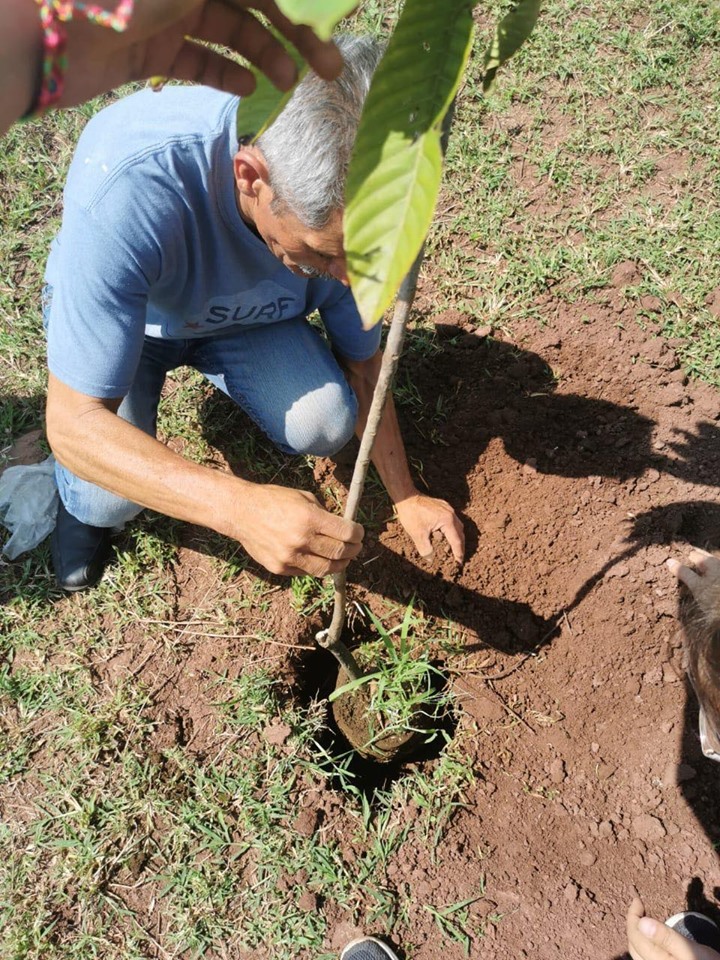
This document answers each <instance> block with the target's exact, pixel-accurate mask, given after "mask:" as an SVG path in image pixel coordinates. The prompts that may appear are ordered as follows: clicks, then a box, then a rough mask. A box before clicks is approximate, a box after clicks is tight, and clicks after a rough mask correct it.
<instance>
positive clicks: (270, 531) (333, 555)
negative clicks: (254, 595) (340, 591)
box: [236, 484, 364, 577]
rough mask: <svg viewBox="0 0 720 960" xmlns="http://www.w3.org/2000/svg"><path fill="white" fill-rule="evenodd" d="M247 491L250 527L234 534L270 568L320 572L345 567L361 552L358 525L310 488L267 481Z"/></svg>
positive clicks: (292, 572)
mask: <svg viewBox="0 0 720 960" xmlns="http://www.w3.org/2000/svg"><path fill="white" fill-rule="evenodd" d="M251 496H252V510H251V511H249V512H250V514H251V523H250V524H248V525H247V526H248V527H249V529H244V530H242V531H240V532H239V533H237V534H236V537H237V539H238V540H239V541H240V542H241V543H242V545H243V546H244V547H245V549H246V550H247V552H248V553H249V554H250V556H251V557H253V558H254V559H255V560H257V562H258V563H260V564H262V566H263V567H265V569H266V570H269V571H270V573H278V574H283V575H285V576H290V577H297V576H301V575H302V574H305V573H309V574H311V575H312V576H313V577H323V576H325V574H328V573H339V572H340V571H341V570H344V569H345V567H347V565H348V563H350V561H351V560H352V559H353V557H356V556H357V555H358V553H359V552H360V548H361V546H362V540H363V536H364V530H363V528H362V527H361V526H360V524H359V523H354V522H353V521H351V520H344V519H343V518H342V517H338V516H336V515H335V514H333V513H328V512H327V510H324V509H323V508H322V506H321V505H320V503H319V502H318V501H317V500H316V499H315V497H314V496H313V495H312V494H311V493H307V492H306V491H304V490H291V489H289V488H288V487H279V486H275V485H274V484H266V485H262V486H256V487H254V488H253V489H252V493H251Z"/></svg>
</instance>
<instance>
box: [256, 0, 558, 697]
mask: <svg viewBox="0 0 720 960" xmlns="http://www.w3.org/2000/svg"><path fill="white" fill-rule="evenodd" d="M277 2H278V6H279V7H280V9H281V10H282V11H283V13H284V14H285V15H286V16H287V17H288V18H289V19H290V20H292V21H293V22H295V23H303V24H307V25H308V26H310V27H312V28H313V29H314V30H315V31H316V33H318V34H319V35H320V36H322V37H325V38H329V37H330V36H331V35H332V32H333V30H334V28H335V26H336V25H337V24H338V23H339V21H340V20H341V19H342V18H343V17H344V16H346V15H347V14H348V13H350V12H351V10H352V9H353V8H354V7H355V6H356V4H355V3H354V2H352V0H323V2H318V0H277ZM540 2H541V0H518V2H517V3H516V4H515V6H514V7H513V8H512V10H511V11H510V12H509V13H508V14H507V16H505V17H504V18H503V19H502V20H501V21H500V23H499V24H498V25H497V28H496V30H495V33H494V36H493V39H492V42H491V44H490V46H489V47H488V50H487V52H486V54H485V60H484V76H483V87H484V89H485V90H486V91H487V90H488V89H489V88H490V87H491V86H492V83H493V81H494V79H495V74H496V72H497V70H498V68H499V67H500V66H501V65H502V64H503V63H504V62H505V61H506V60H507V59H508V58H509V57H511V56H512V55H513V54H514V53H515V52H516V51H517V50H518V49H519V47H520V46H521V45H522V44H523V43H524V41H525V40H526V39H527V37H528V36H529V35H530V33H531V32H532V29H533V27H534V25H535V22H536V20H537V16H538V12H539V8H540ZM475 6H476V4H475V3H474V2H472V0H442V2H438V0H405V4H404V7H403V10H402V13H401V15H400V18H399V20H398V23H397V26H396V28H395V30H394V31H393V34H392V36H391V38H390V41H389V43H388V46H387V50H386V52H385V55H384V56H383V59H382V61H381V63H380V65H379V66H378V68H377V70H376V72H375V75H374V77H373V81H372V84H371V87H370V90H369V93H368V96H367V99H366V102H365V106H364V108H363V113H362V117H361V119H360V125H359V128H358V132H357V137H356V140H355V145H354V149H353V153H352V157H351V160H350V166H349V170H348V176H347V183H346V196H345V212H344V243H345V254H346V258H347V268H348V275H349V278H350V285H351V288H352V291H353V295H354V298H355V302H356V304H357V307H358V310H359V312H360V315H361V317H362V322H363V325H364V326H365V327H372V326H374V325H375V324H376V323H378V322H379V321H380V320H381V318H382V316H383V314H384V312H385V310H386V309H387V308H388V306H389V305H390V304H391V302H392V300H393V298H394V297H395V296H396V294H398V290H399V289H400V294H399V295H398V298H397V302H396V307H395V313H394V317H393V321H392V323H391V326H390V331H389V334H388V339H387V344H386V349H385V353H384V358H383V365H382V368H381V372H380V376H379V379H378V384H377V387H376V390H375V396H374V399H373V404H372V407H371V410H370V414H369V417H368V422H367V425H366V427H365V432H364V435H363V440H362V443H361V446H360V452H359V454H358V459H357V463H356V466H355V471H354V474H353V480H352V483H351V486H350V492H349V496H348V502H347V506H346V510H345V517H346V518H348V519H352V520H354V519H355V516H356V513H357V507H358V504H359V501H360V497H361V495H362V490H363V487H364V482H365V476H366V473H367V467H368V464H369V462H370V454H371V451H372V446H373V442H374V439H375V434H376V431H377V428H378V425H379V423H380V419H381V416H382V412H383V409H384V407H385V399H386V396H387V392H388V390H389V389H390V387H391V383H392V379H393V375H394V371H395V368H396V366H397V363H398V360H399V357H400V353H401V350H402V343H403V337H404V332H405V327H406V324H407V319H408V316H409V313H410V308H411V306H412V302H413V298H414V294H415V287H416V283H417V275H418V271H419V268H420V263H421V260H422V248H423V244H424V242H425V237H426V235H427V232H428V230H429V228H430V224H431V221H432V217H433V212H434V209H435V204H436V201H437V196H438V193H439V190H440V182H441V177H442V160H443V132H445V134H447V126H448V124H447V117H448V112H449V110H450V108H451V104H452V103H453V100H454V97H455V94H456V92H457V90H458V87H459V85H460V83H461V80H462V76H463V71H464V69H465V66H466V64H467V61H468V58H469V57H470V53H471V50H472V42H473V32H474V25H473V17H472V13H473V8H474V7H475ZM298 65H299V67H300V74H301V75H302V72H303V70H302V64H301V63H300V62H299V61H298ZM256 76H257V91H256V93H255V94H253V96H251V97H248V98H246V99H244V100H243V101H242V102H241V103H240V106H239V108H238V115H237V132H238V136H239V137H240V138H244V137H252V136H259V134H260V133H261V132H262V130H263V129H265V128H266V127H267V126H268V125H269V124H270V123H272V121H273V119H274V118H275V116H277V114H278V113H279V112H280V110H282V108H283V106H284V104H285V102H286V101H287V98H288V97H289V96H290V94H281V93H279V92H278V91H277V90H275V88H274V87H272V86H271V84H270V83H269V81H267V79H266V78H265V77H264V76H263V75H262V74H260V73H259V72H258V73H257V74H256ZM401 284H402V287H401ZM334 580H335V608H334V613H333V618H332V623H331V625H330V628H329V630H327V631H322V632H321V633H320V634H319V635H318V642H320V643H321V644H322V645H323V646H326V647H327V648H328V649H330V650H332V652H333V653H334V654H335V656H336V657H337V658H338V660H339V661H340V663H341V664H342V665H343V667H344V668H345V672H346V674H347V675H348V677H350V678H352V679H359V678H360V676H361V671H360V669H359V667H358V665H357V663H356V662H355V661H354V658H353V657H352V655H351V654H350V652H349V651H348V650H347V649H346V648H345V647H344V645H343V644H342V643H341V641H340V633H341V631H342V628H343V625H344V620H345V575H344V573H343V574H337V575H335V578H334Z"/></svg>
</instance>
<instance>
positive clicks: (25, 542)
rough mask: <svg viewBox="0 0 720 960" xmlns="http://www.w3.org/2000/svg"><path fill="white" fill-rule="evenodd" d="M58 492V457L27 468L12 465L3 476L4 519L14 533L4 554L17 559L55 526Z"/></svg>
mask: <svg viewBox="0 0 720 960" xmlns="http://www.w3.org/2000/svg"><path fill="white" fill-rule="evenodd" d="M57 509H58V492H57V486H56V485H55V457H53V456H50V457H48V458H47V460H43V462H42V463H33V464H31V465H30V466H26V467H8V468H7V470H5V472H4V473H3V475H2V476H1V477H0V522H2V523H3V524H4V525H5V526H6V527H7V528H8V530H9V531H10V532H11V533H12V536H11V537H10V539H9V540H8V542H7V543H6V544H5V546H4V547H3V553H4V554H5V555H6V556H7V557H9V558H10V560H14V559H15V558H16V557H19V556H20V554H21V553H25V552H26V551H27V550H32V549H33V547H36V546H37V545H38V544H39V543H42V541H43V540H44V539H45V537H47V536H48V535H49V534H51V533H52V531H53V530H54V529H55V521H56V519H57Z"/></svg>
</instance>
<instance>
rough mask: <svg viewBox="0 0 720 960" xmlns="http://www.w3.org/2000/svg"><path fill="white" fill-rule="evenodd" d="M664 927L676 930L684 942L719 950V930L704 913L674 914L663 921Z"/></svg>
mask: <svg viewBox="0 0 720 960" xmlns="http://www.w3.org/2000/svg"><path fill="white" fill-rule="evenodd" d="M665 926H666V927H671V928H672V929H673V930H676V931H677V932H678V933H680V934H682V936H683V937H685V939H686V940H691V941H692V942H693V943H700V944H702V946H704V947H711V948H712V949H713V950H720V929H718V925H717V924H716V923H715V921H714V920H711V919H710V917H706V916H705V914H704V913H692V912H689V913H676V914H675V916H674V917H670V918H669V919H668V920H666V921H665Z"/></svg>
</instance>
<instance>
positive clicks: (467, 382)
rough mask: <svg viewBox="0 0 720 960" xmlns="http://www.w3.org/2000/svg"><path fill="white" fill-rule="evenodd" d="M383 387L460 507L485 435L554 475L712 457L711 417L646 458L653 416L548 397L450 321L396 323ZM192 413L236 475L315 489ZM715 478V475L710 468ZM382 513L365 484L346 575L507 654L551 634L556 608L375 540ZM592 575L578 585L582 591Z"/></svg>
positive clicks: (223, 403) (540, 366)
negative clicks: (398, 357) (397, 350)
mask: <svg viewBox="0 0 720 960" xmlns="http://www.w3.org/2000/svg"><path fill="white" fill-rule="evenodd" d="M394 392H395V396H396V405H397V407H398V415H399V418H400V422H401V428H402V433H403V437H404V440H405V446H406V449H407V453H408V457H409V459H410V462H411V464H413V465H414V467H415V473H416V476H417V473H418V468H419V471H420V472H421V481H422V482H424V483H425V485H426V486H427V488H428V489H429V491H430V492H431V493H432V494H433V495H436V496H440V497H443V498H444V499H446V500H449V501H450V503H452V505H453V506H454V507H455V508H456V510H458V512H460V513H461V515H462V509H463V507H464V506H465V505H466V504H467V503H468V499H469V495H470V491H469V487H468V479H467V478H468V476H469V475H470V474H471V473H472V472H473V471H474V470H475V469H476V466H477V464H478V461H479V459H480V458H481V457H482V455H483V453H484V451H485V450H486V448H487V446H488V444H489V443H490V442H491V441H492V440H493V439H495V438H500V439H501V441H502V443H503V444H504V446H505V449H506V451H507V453H508V454H509V455H510V456H511V457H512V458H514V459H515V460H516V461H517V462H519V463H523V464H531V465H532V467H533V469H535V470H536V471H537V472H538V473H540V474H548V475H550V474H555V475H559V476H565V477H585V476H588V477H589V476H600V477H608V478H614V479H616V480H618V481H624V480H627V479H629V478H631V477H636V476H640V475H641V474H642V473H643V472H644V471H645V470H646V469H647V468H648V467H651V466H652V467H654V468H655V469H656V470H658V471H666V472H668V473H670V474H672V475H673V476H676V477H679V478H682V479H683V480H687V481H694V482H705V483H707V476H706V475H705V471H706V469H707V462H708V454H709V451H710V450H712V451H714V455H715V456H716V457H717V458H718V459H719V460H720V430H719V429H718V426H717V425H716V424H714V423H707V424H703V425H702V427H701V429H700V430H699V432H698V434H697V435H695V434H688V433H685V434H683V435H682V436H680V437H678V442H677V443H676V444H674V445H673V449H672V453H673V455H672V456H671V455H661V454H658V453H657V452H656V451H655V450H654V449H653V447H652V432H653V428H654V423H653V421H652V420H651V419H649V418H648V417H645V416H643V415H641V414H639V413H638V412H637V411H635V410H633V409H632V408H630V407H626V406H622V405H620V404H616V403H612V402H610V401H607V400H601V399H595V398H591V397H585V396H580V395H577V394H562V393H558V391H557V381H556V378H555V376H554V374H553V371H552V369H551V367H550V366H549V365H548V364H547V363H546V362H545V360H544V359H543V358H542V357H540V356H539V355H538V354H536V353H533V352H531V351H528V350H523V349H521V348H519V347H517V346H515V345H512V344H508V343H504V342H502V341H498V340H494V339H492V338H480V337H477V336H475V335H473V334H463V333H459V332H458V330H457V328H456V327H452V326H443V325H438V326H437V327H436V330H435V334H434V336H431V337H429V335H428V333H427V331H424V330H412V329H411V330H410V331H408V339H407V344H406V351H405V356H404V358H403V360H402V361H401V368H400V373H399V376H398V378H397V379H396V385H395V391H394ZM199 421H200V424H201V426H202V429H203V432H204V435H205V438H206V440H207V441H208V442H209V443H211V444H212V445H213V446H215V447H217V448H218V449H220V451H221V452H222V454H223V456H224V457H225V459H226V461H227V462H228V463H229V465H230V467H231V469H232V470H233V471H234V472H236V473H237V474H239V475H241V476H244V477H246V478H247V479H249V480H260V481H261V482H267V481H268V479H269V477H268V471H267V469H266V464H264V466H263V470H262V471H260V470H259V469H258V465H257V464H258V459H257V458H258V456H259V457H260V460H262V461H264V460H266V459H267V458H270V460H271V462H272V464H273V466H272V472H271V475H270V476H271V478H272V479H273V480H274V482H278V483H285V484H287V485H290V486H297V487H301V488H303V489H309V490H317V483H316V480H315V478H314V476H313V473H312V469H311V467H310V465H308V464H307V462H306V461H304V460H302V458H286V457H283V455H281V454H278V453H277V451H273V450H272V449H271V445H270V444H269V441H267V440H265V439H264V438H263V437H262V435H261V434H260V432H259V431H258V430H257V428H256V427H254V426H253V425H252V424H251V422H250V421H249V419H248V418H247V417H246V416H245V415H244V414H243V413H242V412H241V411H239V410H238V408H236V407H235V405H234V404H233V403H232V402H231V401H229V400H227V398H225V397H223V396H222V395H219V394H208V396H207V399H206V401H205V403H204V404H203V405H202V407H201V410H200V415H199ZM249 438H250V440H249ZM249 442H250V449H251V450H252V452H253V453H252V456H249V455H248V443H249ZM356 450H357V446H356V444H355V443H354V442H353V443H351V444H348V446H347V447H346V448H345V449H344V450H343V451H340V453H339V454H338V455H337V456H336V457H335V458H333V459H334V460H335V462H336V469H335V476H336V478H337V479H339V480H340V481H341V482H342V483H344V484H345V485H346V486H347V485H348V484H349V481H350V477H351V475H352V467H353V465H354V460H355V455H356ZM298 461H300V463H299V469H298ZM715 479H716V483H720V470H719V471H718V472H717V473H716V474H715ZM489 509H491V507H490V508H489ZM390 516H391V507H390V504H389V501H388V500H387V497H386V495H385V494H384V491H382V489H381V488H380V485H379V484H378V483H377V482H373V481H372V480H371V481H370V482H369V483H368V485H367V486H366V492H365V495H364V497H363V502H362V520H363V522H364V523H365V524H366V529H367V530H368V537H367V540H366V546H365V548H364V551H363V554H361V556H360V558H359V560H358V561H356V562H355V563H354V564H353V565H351V567H350V568H349V579H350V581H351V582H356V583H360V584H361V585H363V586H366V587H368V588H370V589H372V590H374V591H377V592H379V593H381V594H383V595H384V596H385V597H387V598H388V599H390V600H392V601H395V602H397V603H406V602H407V601H408V599H409V598H410V597H411V596H413V595H414V596H415V597H416V598H417V599H418V600H419V601H420V602H421V603H422V605H423V607H424V608H425V610H426V611H427V613H429V614H430V615H432V616H438V617H443V618H449V619H452V620H454V621H456V622H458V623H460V624H462V625H463V626H466V627H468V628H470V629H471V630H472V631H473V632H474V633H475V634H477V635H478V636H479V637H480V638H481V641H482V642H481V644H480V646H483V647H484V646H486V645H487V646H490V647H494V648H496V649H499V650H502V651H503V652H508V653H513V654H515V653H519V652H521V651H524V650H533V649H537V648H539V647H540V646H541V645H542V644H543V643H547V642H548V641H549V640H550V639H551V637H552V636H553V635H554V633H555V632H556V625H557V623H558V621H559V619H560V617H561V616H562V614H563V612H564V611H558V614H557V616H556V617H551V618H544V617H540V616H538V615H537V614H536V613H535V612H534V611H533V610H532V608H531V607H530V605H529V604H526V603H521V602H516V601H510V600H506V599H497V598H492V597H485V596H482V595H479V594H478V593H477V592H476V591H474V590H472V589H468V588H467V587H465V586H464V585H462V584H461V583H459V582H457V576H453V575H452V574H449V575H448V576H447V577H443V576H442V575H440V574H436V573H432V572H429V571H427V570H425V569H423V568H422V565H421V561H420V560H419V559H418V560H417V562H416V561H415V559H414V558H412V559H408V558H407V557H405V556H401V555H399V554H398V553H395V552H393V551H391V550H389V549H388V548H387V547H386V546H384V545H383V544H381V543H379V542H378V541H377V537H376V536H375V529H374V528H373V521H374V522H375V524H376V525H377V523H378V518H379V521H380V523H382V522H384V521H385V520H387V519H388V518H389V517H390ZM463 520H464V524H465V532H466V538H467V550H466V555H467V556H471V555H472V554H473V553H474V552H475V550H476V549H477V544H478V531H477V528H476V527H475V525H474V524H473V523H472V522H471V521H470V519H469V518H468V517H463ZM603 572H604V571H599V572H598V575H597V577H596V578H593V580H592V582H591V583H590V584H588V585H587V589H588V590H589V589H591V587H592V585H594V583H596V582H597V580H599V579H600V577H601V576H602V575H603ZM260 575H262V573H261V574H260ZM586 592H587V591H586ZM583 595H584V594H583ZM579 599H581V598H577V602H579Z"/></svg>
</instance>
